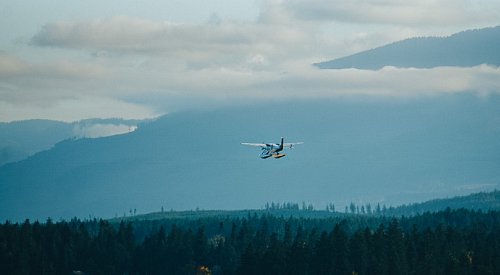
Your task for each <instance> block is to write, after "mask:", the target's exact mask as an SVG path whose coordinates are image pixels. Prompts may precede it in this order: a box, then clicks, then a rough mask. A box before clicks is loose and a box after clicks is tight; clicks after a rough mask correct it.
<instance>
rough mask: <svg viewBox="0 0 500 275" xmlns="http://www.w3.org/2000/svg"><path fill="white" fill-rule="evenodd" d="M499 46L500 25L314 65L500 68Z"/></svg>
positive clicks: (397, 44) (413, 40)
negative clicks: (490, 66) (486, 66)
mask: <svg viewBox="0 0 500 275" xmlns="http://www.w3.org/2000/svg"><path fill="white" fill-rule="evenodd" d="M499 47H500V26H498V27H493V28H485V29H479V30H469V31H464V32H460V33H456V34H453V35H451V36H448V37H418V38H410V39H406V40H403V41H399V42H394V43H392V44H389V45H385V46H382V47H378V48H375V49H371V50H367V51H363V52H360V53H357V54H353V55H350V56H347V57H342V58H338V59H334V60H331V61H326V62H320V63H316V64H315V65H316V66H317V67H319V68H321V69H346V68H356V69H368V70H377V69H380V68H382V67H384V66H394V67H404V68H407V67H414V68H433V67H439V66H458V67H471V66H476V65H480V64H489V65H494V66H500V51H499V50H498V49H499Z"/></svg>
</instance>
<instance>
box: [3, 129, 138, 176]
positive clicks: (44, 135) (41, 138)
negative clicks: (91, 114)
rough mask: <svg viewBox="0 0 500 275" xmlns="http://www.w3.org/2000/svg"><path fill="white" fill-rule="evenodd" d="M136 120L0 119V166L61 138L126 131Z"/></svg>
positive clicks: (52, 143) (48, 145)
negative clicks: (1, 120) (12, 120)
mask: <svg viewBox="0 0 500 275" xmlns="http://www.w3.org/2000/svg"><path fill="white" fill-rule="evenodd" d="M139 123H140V121H138V120H123V119H86V120H82V121H77V122H72V123H67V122H61V121H53V120H43V119H33V120H24V121H14V122H9V123H1V122H0V166H2V165H4V164H6V163H9V162H14V161H19V160H22V159H25V158H27V157H29V156H31V155H33V154H35V153H37V152H40V151H43V150H47V149H49V148H51V147H52V146H54V144H56V143H58V142H60V141H63V140H65V139H69V138H82V137H101V136H109V135H113V134H117V133H124V132H129V131H132V130H134V129H135V127H136V125H138V124H139ZM130 127H132V128H130Z"/></svg>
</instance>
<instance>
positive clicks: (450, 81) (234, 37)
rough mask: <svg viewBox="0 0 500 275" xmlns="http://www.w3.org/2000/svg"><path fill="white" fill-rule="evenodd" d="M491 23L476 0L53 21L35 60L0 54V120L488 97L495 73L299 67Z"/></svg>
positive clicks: (306, 4) (34, 46) (316, 4)
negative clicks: (355, 99)
mask: <svg viewBox="0 0 500 275" xmlns="http://www.w3.org/2000/svg"><path fill="white" fill-rule="evenodd" d="M499 14H500V4H497V3H495V2H494V1H486V0H484V1H458V2H457V1H440V2H439V3H438V2H435V1H422V2H418V3H406V2H404V3H401V2H400V1H392V0H384V1H361V0H360V1H353V2H345V1H334V2H332V1H319V0H315V1H294V0H292V1H265V2H262V3H261V6H260V15H259V16H258V18H256V19H255V21H237V20H232V19H221V18H218V17H217V16H213V17H212V18H211V19H210V20H207V21H206V22H205V23H202V24H199V23H179V22H170V21H158V20H151V19H147V18H137V17H131V16H126V15H117V16H111V17H105V18H98V19H90V20H74V21H58V20H54V21H52V22H47V23H46V24H45V25H43V26H40V29H39V30H38V31H36V32H35V33H34V34H33V36H32V37H31V38H30V39H29V41H28V42H27V44H26V45H27V46H26V47H28V48H29V50H30V51H32V52H33V53H34V54H31V55H36V53H37V51H38V52H39V53H41V54H39V55H36V56H37V59H36V61H35V60H32V59H31V58H30V56H29V55H26V56H25V55H23V54H22V53H21V52H15V53H14V52H8V51H3V52H2V51H0V120H2V121H10V120H19V119H27V118H51V119H59V120H66V121H70V120H78V119H83V118H89V117H124V118H146V117H152V116H157V115H159V114H162V113H166V112H170V111H174V110H177V109H181V108H183V107H193V106H194V107H196V106H199V105H203V104H212V103H213V104H221V103H223V104H227V103H229V104H231V103H232V102H241V101H252V100H253V101H256V102H258V101H259V100H262V99H269V100H279V99H293V98H322V97H329V98H331V97H336V96H344V95H370V96H381V95H382V96H399V97H401V96H405V97H415V96H421V95H434V94H443V93H462V92H475V93H477V94H479V95H488V94H490V93H496V92H498V91H500V81H498V79H500V70H499V68H497V67H490V66H486V65H482V66H477V67H472V68H452V67H438V68H434V69H411V68H410V69H398V68H393V67H386V68H383V69H381V70H379V71H363V70H354V69H347V70H319V69H317V68H315V67H313V66H311V64H312V63H314V62H318V61H324V60H328V59H332V58H335V57H340V56H342V55H345V54H350V53H353V52H355V51H358V50H364V49H369V48H372V47H375V46H379V45H381V44H383V43H389V42H392V41H394V40H398V39H403V38H407V37H410V36H415V35H425V34H426V33H427V34H436V33H437V34H441V33H443V32H445V31H449V30H450V26H451V28H453V27H455V28H462V27H463V26H471V28H473V27H481V26H483V25H487V24H495V20H497V21H498V22H496V23H497V24H500V20H498V19H497V18H500V16H499ZM478 15H481V16H478ZM428 30H430V31H428ZM459 30H461V29H459ZM447 34H451V33H447ZM47 53H49V54H47ZM44 56H46V57H44Z"/></svg>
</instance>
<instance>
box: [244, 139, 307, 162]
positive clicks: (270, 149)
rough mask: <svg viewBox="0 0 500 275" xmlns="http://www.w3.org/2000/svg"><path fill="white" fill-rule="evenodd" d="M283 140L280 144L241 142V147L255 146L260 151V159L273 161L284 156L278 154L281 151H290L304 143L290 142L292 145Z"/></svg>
mask: <svg viewBox="0 0 500 275" xmlns="http://www.w3.org/2000/svg"><path fill="white" fill-rule="evenodd" d="M283 140H284V139H283V138H281V143H248V142H242V143H241V144H243V145H249V146H257V147H260V148H261V149H262V152H261V153H260V158H262V159H267V158H269V157H273V158H275V159H279V158H282V157H284V156H286V155H285V154H280V152H281V151H283V149H285V148H289V149H292V148H293V147H294V146H295V145H298V144H303V143H304V142H292V143H283Z"/></svg>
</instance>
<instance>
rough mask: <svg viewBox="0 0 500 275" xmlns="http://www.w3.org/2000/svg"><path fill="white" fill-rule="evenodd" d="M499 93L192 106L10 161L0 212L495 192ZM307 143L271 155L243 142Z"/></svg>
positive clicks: (109, 213) (394, 199)
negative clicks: (277, 155)
mask: <svg viewBox="0 0 500 275" xmlns="http://www.w3.org/2000/svg"><path fill="white" fill-rule="evenodd" d="M499 106H500V96H498V95H491V96H489V97H488V98H477V97H475V96H473V95H469V94H463V95H450V96H442V97H432V98H422V99H419V100H417V99H415V100H410V101H407V100H384V101H381V100H379V99H378V100H369V99H363V100H362V99H356V98H351V99H343V100H341V99H336V100H335V101H327V100H322V101H321V102H319V101H300V102H299V101H289V102H281V103H279V104H278V103H274V104H271V103H267V104H261V105H259V106H247V107H236V106H235V107H233V108H225V109H219V110H213V111H203V112H202V111H199V112H183V113H176V114H171V115H167V116H164V117H162V118H159V119H158V120H155V121H151V122H149V123H145V124H142V125H141V126H140V127H139V129H137V130H136V131H134V132H132V133H129V134H124V135H117V136H110V137H105V138H95V139H78V140H66V141H64V142H61V143H58V144H57V145H56V146H54V147H53V148H52V149H50V150H48V151H44V152H41V153H38V154H36V155H34V156H32V157H30V158H28V159H26V160H24V161H20V162H17V163H11V164H6V165H4V166H2V167H0V210H1V211H0V220H3V219H15V220H19V219H21V220H22V219H24V218H31V219H34V218H38V219H42V220H45V219H46V218H47V217H48V216H51V217H52V218H54V219H58V218H60V217H63V218H71V217H73V216H78V217H88V215H94V216H98V217H103V218H106V217H114V216H123V214H124V213H129V210H130V209H132V210H133V209H137V211H138V213H147V212H153V211H159V210H160V208H161V207H162V206H163V207H164V208H165V209H171V208H173V209H176V210H189V209H195V208H196V207H199V208H202V209H222V210H224V209H226V210H227V209H255V208H259V207H262V206H263V205H264V204H265V203H266V202H270V201H297V202H301V201H305V202H308V203H309V202H310V203H313V204H314V205H315V207H316V208H318V209H320V208H324V207H325V205H326V204H327V203H328V202H334V203H335V205H336V206H337V207H338V208H340V209H342V205H345V204H348V203H349V202H350V201H354V202H358V201H364V202H381V203H384V204H387V205H398V204H403V203H409V202H419V201H424V200H428V199H432V198H439V197H446V196H454V195H463V194H468V193H471V192H479V191H483V190H485V189H489V190H491V189H493V188H495V187H497V186H498V184H499V179H500V138H499V137H500V128H499V127H498V121H500V108H499ZM281 136H283V137H285V140H286V141H290V142H292V141H304V142H305V143H304V144H303V145H301V146H300V147H299V146H298V147H297V148H296V149H294V150H291V151H287V152H286V153H287V154H288V155H287V156H286V157H285V158H282V159H279V160H276V159H267V160H262V159H260V158H259V157H258V155H259V153H260V150H259V148H253V147H245V146H242V145H240V143H241V142H263V141H265V142H277V141H278V140H279V138H280V137H281Z"/></svg>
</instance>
